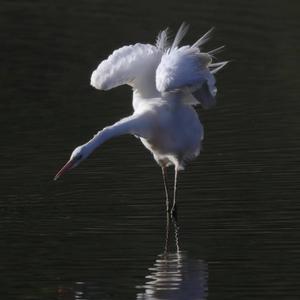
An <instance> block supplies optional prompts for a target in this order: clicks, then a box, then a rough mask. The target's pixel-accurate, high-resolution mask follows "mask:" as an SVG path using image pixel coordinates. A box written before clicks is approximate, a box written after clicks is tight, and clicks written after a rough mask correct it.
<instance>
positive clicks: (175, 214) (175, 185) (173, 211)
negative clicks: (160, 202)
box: [171, 167, 178, 220]
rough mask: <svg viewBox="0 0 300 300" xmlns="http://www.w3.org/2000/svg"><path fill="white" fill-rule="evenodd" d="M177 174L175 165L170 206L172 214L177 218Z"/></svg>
mask: <svg viewBox="0 0 300 300" xmlns="http://www.w3.org/2000/svg"><path fill="white" fill-rule="evenodd" d="M177 175H178V169H177V167H175V176H174V192H173V206H172V210H171V212H172V216H173V217H174V218H175V219H176V220H177V206H176V187H177Z"/></svg>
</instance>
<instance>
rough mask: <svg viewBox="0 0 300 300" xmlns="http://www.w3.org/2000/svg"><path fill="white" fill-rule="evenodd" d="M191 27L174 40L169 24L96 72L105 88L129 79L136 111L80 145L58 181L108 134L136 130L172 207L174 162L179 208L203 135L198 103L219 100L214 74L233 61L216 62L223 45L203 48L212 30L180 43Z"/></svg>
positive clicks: (182, 28)
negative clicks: (180, 182) (181, 178)
mask: <svg viewBox="0 0 300 300" xmlns="http://www.w3.org/2000/svg"><path fill="white" fill-rule="evenodd" d="M187 30H188V25H186V24H185V23H183V24H182V25H181V26H180V28H179V30H178V32H177V34H176V36H175V38H174V40H173V42H172V43H169V36H168V29H165V30H163V31H161V32H160V33H159V35H158V36H157V39H156V44H155V45H151V44H140V43H137V44H135V45H130V46H124V47H122V48H120V49H118V50H115V51H114V52H113V53H112V54H111V55H110V56H109V57H108V58H107V59H106V60H104V61H102V62H101V63H100V64H99V66H98V67H97V69H96V70H95V71H94V72H93V73H92V76H91V85H92V86H93V87H95V88H96V89H99V90H110V89H112V88H114V87H117V86H119V85H123V84H127V85H129V86H131V87H132V89H133V101H132V104H133V109H134V112H133V114H132V115H131V116H129V117H126V118H124V119H121V120H120V121H118V122H116V123H115V124H113V125H111V126H108V127H105V128H103V129H102V130H101V131H99V132H98V133H97V134H96V135H95V136H94V137H93V138H92V139H91V140H89V141H88V142H87V143H86V144H83V145H81V146H79V147H77V148H76V149H75V150H74V151H73V153H72V154H71V158H70V160H69V161H68V162H67V163H66V164H65V165H64V166H63V168H62V169H61V170H60V171H59V172H58V173H57V175H56V176H55V178H54V179H55V180H56V179H58V178H59V177H60V176H62V175H63V174H64V173H65V172H66V171H68V170H70V169H72V168H74V167H76V166H77V165H78V164H79V163H81V162H82V161H83V160H84V159H86V158H87V157H88V156H89V155H90V154H91V153H92V152H93V151H94V150H95V149H97V148H98V147H99V146H100V145H101V144H103V143H104V142H105V141H107V140H108V139H111V138H113V137H117V136H119V135H123V134H131V135H134V136H136V137H138V138H139V139H140V140H141V142H142V143H143V144H144V146H145V147H146V148H147V149H148V150H150V152H151V153H152V154H153V157H154V159H155V160H156V162H157V163H158V165H159V166H160V167H161V170H162V175H163V182H164V188H165V194H166V207H167V211H169V196H168V189H167V184H166V178H165V169H166V167H168V166H170V165H173V166H174V167H175V176H174V192H173V205H172V213H174V212H175V211H176V185H177V175H178V171H179V170H182V169H184V166H185V164H186V162H187V161H190V160H192V159H194V158H196V157H197V156H198V155H199V152H200V149H201V142H202V140H203V127H202V124H201V122H200V120H199V118H198V115H197V113H196V111H195V109H194V108H193V106H194V105H197V104H201V105H202V106H203V107H204V108H210V107H212V106H214V105H215V96H216V93H217V89H216V87H215V78H214V74H215V73H216V72H218V71H219V70H220V69H221V68H223V67H224V66H225V65H226V64H227V61H223V62H218V63H212V60H213V58H214V57H213V54H215V53H216V52H217V51H219V50H220V49H221V48H222V47H220V48H217V49H215V50H212V51H209V52H201V50H200V49H201V47H202V45H203V44H204V43H205V42H206V41H207V40H208V39H209V37H210V33H211V31H212V29H211V30H209V31H208V32H207V33H206V34H205V35H203V36H202V37H201V38H200V39H198V40H197V41H196V42H195V43H194V44H193V45H192V46H181V47H180V46H179V44H180V42H181V40H182V39H183V37H184V36H185V34H186V33H187Z"/></svg>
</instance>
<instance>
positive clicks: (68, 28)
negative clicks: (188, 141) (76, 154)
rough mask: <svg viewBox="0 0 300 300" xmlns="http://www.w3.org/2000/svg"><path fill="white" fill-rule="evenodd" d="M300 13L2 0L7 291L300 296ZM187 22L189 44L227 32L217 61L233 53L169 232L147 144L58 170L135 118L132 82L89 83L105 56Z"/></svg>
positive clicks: (283, 7)
mask: <svg viewBox="0 0 300 300" xmlns="http://www.w3.org/2000/svg"><path fill="white" fill-rule="evenodd" d="M298 11H299V4H298V2H297V1H289V2H281V1H267V0H263V1H259V2H258V1H242V2H241V1H236V0H230V1H217V0H213V1H201V2H199V1H188V2H187V1H185V2H174V1H165V2H161V1H151V2H148V3H143V2H138V1H127V2H123V1H95V0H88V1H79V0H78V1H77V0H76V1H72V5H70V2H69V1H64V0H63V1H40V2H35V1H24V0H18V1H3V2H2V4H1V9H0V14H1V17H0V23H1V26H0V28H1V29H0V30H1V40H2V41H3V44H2V46H1V47H0V54H1V57H2V58H3V62H2V63H1V73H0V74H1V75H0V76H1V86H2V87H1V90H0V93H1V101H0V108H1V118H0V122H1V125H2V126H1V127H2V128H3V129H4V130H3V133H2V143H1V148H0V156H1V158H2V159H1V165H2V168H1V169H2V174H1V200H0V216H1V217H0V236H1V248H0V260H1V263H0V270H1V272H0V282H1V284H0V286H1V298H3V299H60V300H62V299H63V300H65V299H109V300H114V299H124V300H127V299H147V300H148V299H149V300H150V299H151V300H154V299H272V300H273V299H298V298H299V297H300V288H299V280H300V272H299V262H300V247H299V246H300V243H299V228H300V222H299V216H300V204H299V200H298V199H299V194H300V191H299V190H300V185H299V179H298V178H299V176H298V174H299V159H298V154H299V149H300V142H299V138H298V137H299V128H300V127H299V126H300V123H299V120H300V119H299V111H300V105H299V101H298V100H299V99H298V98H299V79H298V78H299V76H298V70H299V63H298V64H297V58H298V56H299V55H298V53H299V14H298V13H297V12H298ZM182 20H186V21H187V22H189V23H191V29H190V33H189V35H188V36H187V38H186V41H187V42H192V41H194V40H195V39H196V38H197V37H198V36H199V35H200V34H202V33H204V32H205V31H207V30H208V29H209V28H210V27H211V26H215V27H216V31H215V34H214V39H213V40H212V41H211V42H210V43H209V44H208V45H207V49H211V48H214V47H217V46H219V45H222V44H226V50H225V51H224V52H223V53H221V54H219V55H218V57H219V58H220V59H232V63H231V64H230V65H229V66H228V67H226V68H225V69H224V70H223V71H222V72H220V74H219V75H218V77H217V80H218V90H219V94H218V95H219V96H218V105H217V107H216V108H215V109H213V110H210V111H203V110H201V109H198V110H199V115H200V117H201V120H202V121H203V124H204V128H205V141H204V145H203V148H204V149H203V153H202V154H201V155H200V157H199V158H198V159H197V160H196V161H195V162H193V163H192V164H191V165H190V166H189V167H188V168H187V170H186V172H183V173H180V175H179V188H178V206H179V219H178V224H177V225H176V224H172V222H171V223H170V224H169V231H170V232H169V235H168V230H167V229H166V226H167V223H168V221H170V220H168V219H166V215H165V211H164V209H165V205H164V194H163V186H162V179H161V174H160V170H159V168H158V167H157V166H156V165H155V163H154V161H153V159H152V158H151V155H150V154H149V153H148V152H147V151H146V150H145V149H144V148H143V146H142V145H141V144H140V143H139V141H138V140H137V139H134V138H132V137H129V136H126V137H121V138H118V139H115V140H112V141H109V142H108V143H106V144H105V145H103V147H102V148H101V149H99V151H97V153H95V154H94V155H93V156H92V157H91V158H90V159H89V160H87V161H86V162H85V163H84V164H82V165H81V166H80V167H79V168H77V169H75V170H73V172H72V173H70V174H68V175H66V176H65V177H64V178H63V179H62V180H59V181H57V182H53V181H52V178H53V176H54V175H55V173H56V171H57V170H58V169H59V168H60V167H61V165H62V164H63V163H64V162H65V161H66V160H67V159H68V157H69V154H70V152H71V151H72V149H73V148H74V147H75V146H77V145H79V144H82V143H84V142H86V141H87V140H88V139H89V138H90V137H92V135H93V134H94V133H96V132H97V131H98V130H99V129H101V128H103V127H104V126H106V125H108V124H111V123H113V122H115V121H116V120H118V119H120V118H121V117H124V116H126V115H128V114H130V113H131V110H132V109H131V92H130V90H129V89H128V88H127V87H120V88H118V89H115V90H112V91H110V92H105V93H104V92H99V91H96V90H94V89H92V88H91V87H90V86H89V76H90V74H91V71H92V70H93V69H94V68H95V67H96V65H97V63H99V62H100V61H101V60H102V59H103V58H105V57H106V56H107V55H108V54H110V53H111V52H112V50H114V49H116V48H118V47H120V46H122V45H124V44H126V43H135V42H151V41H153V40H154V38H155V35H156V34H157V32H158V31H159V30H160V29H162V28H164V27H166V26H170V27H172V29H173V31H175V29H176V28H177V27H178V26H179V24H180V22H181V21H182ZM168 175H169V180H170V184H171V181H172V178H173V177H172V176H173V174H172V170H170V172H169V174H168ZM177 226H178V228H177ZM166 237H168V239H166ZM166 240H167V241H166ZM166 243H167V246H168V248H167V251H166ZM187 295H189V296H187Z"/></svg>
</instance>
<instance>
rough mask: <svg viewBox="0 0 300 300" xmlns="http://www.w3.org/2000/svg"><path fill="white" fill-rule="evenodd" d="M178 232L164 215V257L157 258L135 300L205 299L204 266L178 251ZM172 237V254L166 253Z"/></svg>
mask: <svg viewBox="0 0 300 300" xmlns="http://www.w3.org/2000/svg"><path fill="white" fill-rule="evenodd" d="M170 223H171V224H172V226H170ZM171 227H172V228H171ZM178 229H179V228H178V226H177V223H176V221H175V219H174V218H170V217H169V215H167V225H166V242H165V249H164V253H162V254H159V255H158V256H157V259H156V260H155V263H154V265H153V267H150V268H149V269H148V270H149V275H147V276H146V283H145V285H142V286H137V289H143V290H144V291H143V292H140V293H138V294H137V298H136V299H137V300H186V299H189V300H204V299H207V279H208V271H207V264H206V263H205V262H204V261H202V260H196V259H189V258H188V255H187V253H186V252H184V251H180V248H179V235H178ZM171 231H173V234H171V233H170V232H171ZM172 236H174V243H175V244H174V246H175V249H173V250H171V249H169V247H171V244H172V241H171V237H172ZM174 246H173V247H174Z"/></svg>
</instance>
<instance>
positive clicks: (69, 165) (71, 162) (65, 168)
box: [53, 159, 76, 180]
mask: <svg viewBox="0 0 300 300" xmlns="http://www.w3.org/2000/svg"><path fill="white" fill-rule="evenodd" d="M75 162H76V160H75V159H70V160H69V161H68V162H67V163H66V164H65V165H64V166H63V167H62V168H61V169H60V171H59V172H58V173H57V174H56V175H55V177H54V179H53V180H57V179H58V178H59V177H61V176H62V175H64V174H65V173H66V172H67V171H68V170H70V169H72V167H73V166H74V164H75Z"/></svg>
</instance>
